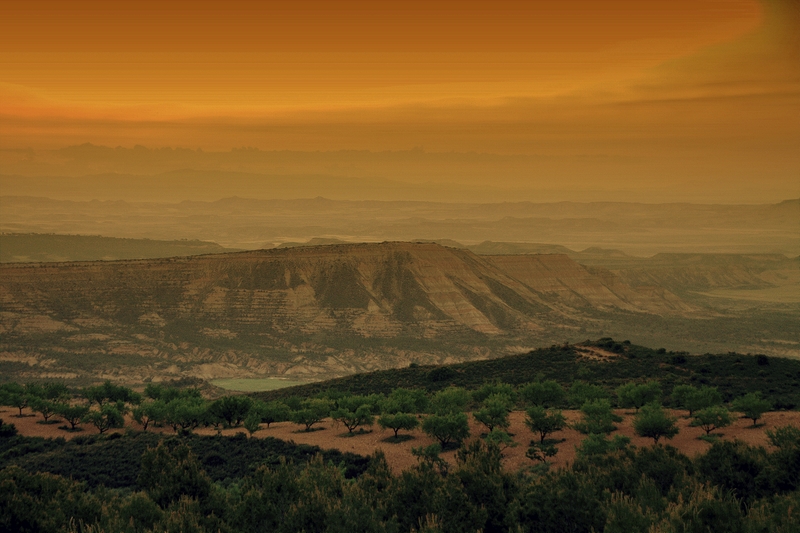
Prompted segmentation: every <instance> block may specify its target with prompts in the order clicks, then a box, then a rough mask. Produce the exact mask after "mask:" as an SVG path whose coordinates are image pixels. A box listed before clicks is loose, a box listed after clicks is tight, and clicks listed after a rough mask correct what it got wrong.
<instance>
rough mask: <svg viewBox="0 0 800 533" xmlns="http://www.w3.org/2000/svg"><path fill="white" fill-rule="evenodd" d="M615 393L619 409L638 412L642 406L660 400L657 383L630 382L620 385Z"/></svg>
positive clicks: (659, 389)
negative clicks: (623, 408)
mask: <svg viewBox="0 0 800 533" xmlns="http://www.w3.org/2000/svg"><path fill="white" fill-rule="evenodd" d="M616 392H617V400H618V401H619V406H620V407H626V408H630V407H633V408H634V409H636V411H637V412H638V411H639V409H641V408H642V406H644V405H646V404H648V403H652V402H655V401H659V400H660V398H661V385H660V384H659V383H658V382H657V381H648V382H647V383H632V382H631V383H625V384H624V385H620V386H619V387H618V388H617V391H616Z"/></svg>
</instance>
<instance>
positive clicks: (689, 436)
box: [0, 408, 800, 472]
mask: <svg viewBox="0 0 800 533" xmlns="http://www.w3.org/2000/svg"><path fill="white" fill-rule="evenodd" d="M24 412H25V413H26V414H27V415H28V416H25V417H22V418H17V417H16V414H17V413H18V410H17V409H9V408H0V418H2V419H3V420H4V421H5V422H6V423H12V424H14V425H16V426H17V429H18V430H19V432H20V434H22V435H27V436H39V437H64V438H65V439H67V440H69V439H71V438H73V437H75V436H77V435H86V434H94V433H97V429H95V428H94V426H91V425H88V424H82V427H83V431H82V432H78V433H71V432H68V431H64V430H62V429H58V426H61V425H63V423H62V422H59V423H57V424H47V425H44V424H39V423H38V422H39V421H41V417H40V416H38V415H37V416H30V415H31V413H30V410H27V409H26V410H25V411H24ZM617 414H619V415H620V416H622V417H623V418H624V420H623V422H622V423H620V424H618V425H617V426H618V428H619V429H618V430H617V431H616V432H614V433H612V435H614V434H621V435H626V436H628V437H630V439H631V443H632V444H633V445H635V446H639V447H642V446H652V444H653V441H652V439H645V438H641V437H637V436H635V434H634V431H633V428H632V426H631V424H632V421H633V414H632V413H630V412H627V411H624V410H618V411H617ZM564 415H565V416H566V418H567V420H568V421H570V422H573V421H575V420H577V419H578V418H579V417H580V413H578V412H577V411H564ZM673 415H675V416H678V417H679V418H678V427H679V428H680V432H679V433H678V435H677V436H675V438H673V439H672V440H669V441H664V440H662V441H661V442H666V443H667V444H670V445H672V446H675V447H676V448H678V449H679V450H680V451H681V452H683V453H684V454H686V455H688V456H690V457H692V456H694V455H697V454H698V453H702V452H704V451H705V450H707V449H708V448H709V447H710V446H711V445H710V444H709V443H707V442H705V441H702V440H699V439H698V437H699V436H701V435H703V434H704V432H703V430H702V429H701V428H693V427H689V420H688V419H686V418H683V416H685V415H686V412H685V411H673ZM524 420H525V413H523V412H521V411H515V412H513V413H511V427H510V428H509V432H510V433H511V434H513V435H514V440H515V441H516V442H517V443H519V446H517V447H516V448H508V449H506V450H505V451H504V456H505V458H504V460H503V462H504V464H505V466H506V467H507V468H509V469H513V470H516V469H518V468H521V467H525V466H530V465H533V464H534V463H533V462H532V461H531V460H530V459H528V458H527V457H525V451H526V450H527V447H528V443H529V442H530V441H531V440H532V439H533V438H535V437H534V434H533V433H532V432H531V431H530V430H529V429H528V428H527V427H526V426H525V423H524ZM127 425H128V427H129V428H130V427H132V428H136V429H138V428H139V425H138V424H136V423H135V422H132V421H130V420H128V421H127ZM785 425H794V426H797V427H800V412H795V411H778V412H772V413H766V414H765V415H764V417H763V418H762V419H761V420H759V426H758V427H755V428H753V427H752V421H751V420H748V419H737V420H736V421H735V422H734V423H733V425H732V426H730V427H727V428H722V429H720V430H716V431H714V433H715V434H719V435H721V436H722V439H723V440H734V439H739V440H741V441H744V442H746V443H748V444H753V445H760V446H769V441H768V439H767V435H766V431H767V430H769V429H773V428H775V427H780V426H785ZM314 427H315V428H321V429H318V430H316V431H311V432H305V431H303V427H302V426H298V425H297V424H293V423H291V422H279V423H275V424H272V427H270V428H269V429H267V428H266V426H265V425H262V429H261V430H259V431H258V432H257V433H256V434H255V437H256V438H258V437H276V438H279V439H283V440H287V441H294V442H296V443H298V444H300V443H302V444H313V445H316V446H319V447H320V448H336V449H338V450H341V451H343V452H353V453H358V454H362V455H370V454H371V453H373V452H374V451H375V450H382V451H383V453H384V454H385V455H386V459H387V461H388V463H389V465H390V466H391V467H392V469H393V470H394V471H395V472H399V471H401V470H403V469H405V468H408V467H409V466H412V465H414V464H416V463H417V459H416V458H415V457H414V456H413V455H411V448H412V447H417V446H427V445H429V444H433V443H434V442H435V440H434V439H432V438H430V437H428V436H427V435H425V434H424V433H422V431H420V430H415V431H412V432H403V431H401V432H400V434H401V435H403V434H404V433H406V434H410V435H411V436H413V437H414V438H413V439H412V440H408V441H405V442H401V443H399V444H390V443H387V442H383V440H384V439H386V438H387V437H391V436H392V435H393V432H392V431H391V430H388V429H387V430H382V429H380V427H379V426H377V425H375V426H374V427H373V428H372V431H368V432H367V433H363V434H356V435H354V436H352V437H345V436H343V435H346V434H347V428H345V427H344V426H342V425H341V424H338V423H336V422H334V421H331V420H330V419H326V420H324V421H323V422H321V423H320V424H317V425H316V426H314ZM470 429H471V433H472V435H473V437H472V438H477V436H478V435H480V434H481V433H483V432H485V429H486V428H485V427H483V426H481V425H480V424H477V423H475V421H474V420H472V419H471V417H470ZM110 431H111V432H124V431H125V429H117V430H110ZM149 431H158V432H161V433H172V429H171V428H155V429H150V430H149ZM244 431H245V430H244V429H243V428H234V429H226V430H222V434H223V435H234V434H236V433H240V432H244ZM196 432H197V433H198V434H201V435H213V434H215V433H216V431H215V430H213V429H210V428H199V429H197V430H196ZM552 438H555V439H565V440H564V442H562V443H560V444H558V454H557V455H556V456H555V457H554V458H553V461H552V462H553V465H554V466H556V467H562V466H566V465H567V464H569V463H571V462H572V461H574V459H575V446H577V445H578V444H579V443H580V441H581V439H582V438H583V435H581V434H580V433H578V432H577V431H575V430H574V429H565V430H563V431H559V432H558V433H555V434H554V435H552ZM454 455H455V452H454V451H449V452H446V453H444V454H443V455H442V456H443V457H444V458H445V459H447V460H448V461H450V462H454Z"/></svg>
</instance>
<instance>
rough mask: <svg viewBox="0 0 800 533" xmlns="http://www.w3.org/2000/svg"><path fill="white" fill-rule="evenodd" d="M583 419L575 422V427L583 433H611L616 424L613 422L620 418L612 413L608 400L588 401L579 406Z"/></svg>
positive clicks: (620, 419)
mask: <svg viewBox="0 0 800 533" xmlns="http://www.w3.org/2000/svg"><path fill="white" fill-rule="evenodd" d="M581 413H582V414H583V420H581V421H580V422H578V423H576V424H575V426H574V427H575V429H577V430H578V431H580V432H581V433H585V434H592V433H611V432H612V431H614V430H615V429H617V426H615V425H614V423H615V422H621V421H622V418H621V417H619V416H618V415H616V414H614V411H613V409H611V402H609V401H608V400H605V399H603V400H594V401H589V402H586V403H584V404H583V406H581Z"/></svg>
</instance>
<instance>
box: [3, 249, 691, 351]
mask: <svg viewBox="0 0 800 533" xmlns="http://www.w3.org/2000/svg"><path fill="white" fill-rule="evenodd" d="M0 272H2V276H1V277H0V306H2V309H3V311H5V313H4V315H3V317H2V318H0V321H2V323H3V327H4V328H5V329H7V330H13V329H14V328H15V325H14V324H15V321H17V320H18V319H20V318H23V317H24V316H26V315H27V316H49V317H51V318H52V319H53V320H59V321H62V322H65V323H66V322H72V321H74V319H76V318H82V319H87V318H100V319H103V320H111V321H114V322H119V323H123V324H145V323H146V324H156V323H158V324H162V325H164V324H169V323H170V322H175V321H180V322H181V323H184V324H193V323H194V324H195V325H196V326H197V328H198V329H201V328H203V327H208V324H209V323H213V324H215V325H217V326H218V327H220V328H225V329H228V330H230V331H231V332H233V333H235V332H236V331H237V329H238V328H240V327H244V326H252V325H258V326H259V327H260V328H263V330H264V331H267V332H270V331H271V332H273V333H275V334H281V333H286V332H292V331H294V332H297V333H303V334H308V333H313V332H315V331H327V330H337V331H341V332H342V333H345V332H347V331H349V332H351V333H354V334H358V335H363V336H378V337H380V336H395V335H397V334H398V333H399V332H401V331H405V332H406V333H409V334H412V335H426V336H430V335H434V336H435V335H436V334H437V332H446V331H452V330H453V329H454V328H455V329H458V328H468V329H471V330H474V331H477V332H481V333H486V334H500V333H504V332H513V331H532V330H534V331H535V330H537V329H539V328H541V327H542V324H543V323H552V322H554V321H558V320H560V319H562V318H564V317H566V316H568V315H572V316H575V315H576V314H578V315H579V314H581V313H582V312H584V311H586V310H591V309H603V310H607V309H613V308H616V309H620V310H625V311H633V312H644V313H656V314H663V313H675V312H680V311H684V310H686V309H687V308H688V306H686V305H685V304H683V302H681V301H680V300H679V299H678V298H677V297H675V296H674V295H671V294H669V293H666V292H665V291H661V293H660V294H656V293H654V292H652V291H650V292H637V291H635V290H633V289H631V288H630V287H629V286H627V285H625V284H624V283H622V282H621V281H620V280H619V279H618V278H616V277H615V276H614V275H613V274H611V273H609V272H599V273H598V272H594V271H590V270H587V269H586V268H584V267H583V266H581V265H579V264H578V263H576V262H575V261H573V260H571V259H570V258H569V257H567V256H566V255H562V254H553V255H523V256H478V255H475V254H473V253H472V252H470V251H467V250H458V249H454V248H447V247H444V246H440V245H438V244H434V243H407V242H384V243H368V244H336V245H329V246H313V247H297V248H287V249H272V250H258V251H250V252H238V253H229V254H215V255H206V256H197V257H180V258H169V259H154V260H135V261H114V262H71V263H49V264H27V265H3V266H0ZM153 317H160V318H159V320H156V321H155V322H153V320H154V319H153Z"/></svg>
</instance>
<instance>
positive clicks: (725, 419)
mask: <svg viewBox="0 0 800 533" xmlns="http://www.w3.org/2000/svg"><path fill="white" fill-rule="evenodd" d="M732 422H733V418H731V413H730V411H728V409H727V408H726V407H724V406H722V405H715V406H713V407H706V408H705V409H700V410H699V411H697V412H696V413H695V414H694V416H693V419H692V422H691V424H690V425H691V426H693V427H698V426H699V427H701V428H703V431H705V432H706V435H710V434H711V432H712V431H714V430H715V429H719V428H724V427H728V426H730V425H731V423H732Z"/></svg>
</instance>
